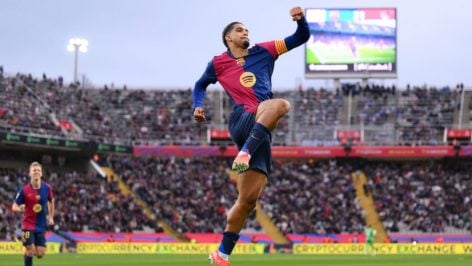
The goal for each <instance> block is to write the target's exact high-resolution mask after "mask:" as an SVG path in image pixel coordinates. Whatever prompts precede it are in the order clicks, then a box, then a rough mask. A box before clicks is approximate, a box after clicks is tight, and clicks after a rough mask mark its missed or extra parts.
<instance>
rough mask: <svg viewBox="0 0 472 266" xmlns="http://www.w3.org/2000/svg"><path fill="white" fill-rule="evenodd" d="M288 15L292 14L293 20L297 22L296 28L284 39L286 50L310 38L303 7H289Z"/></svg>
mask: <svg viewBox="0 0 472 266" xmlns="http://www.w3.org/2000/svg"><path fill="white" fill-rule="evenodd" d="M290 16H292V20H293V21H296V22H297V30H296V31H295V33H293V34H292V35H290V36H288V37H287V38H285V39H284V42H285V46H286V47H287V51H290V50H292V49H293V48H295V47H298V46H300V45H302V44H304V43H306V42H307V41H308V39H310V29H309V27H308V22H307V21H306V18H305V11H304V10H303V8H301V7H294V8H292V9H290Z"/></svg>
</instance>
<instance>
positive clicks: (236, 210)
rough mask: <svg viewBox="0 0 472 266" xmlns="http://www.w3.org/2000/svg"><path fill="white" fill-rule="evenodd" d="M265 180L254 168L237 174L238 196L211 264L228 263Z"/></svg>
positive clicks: (211, 257)
mask: <svg viewBox="0 0 472 266" xmlns="http://www.w3.org/2000/svg"><path fill="white" fill-rule="evenodd" d="M266 182H267V175H266V174H264V173H262V172H259V171H256V170H248V171H246V172H243V173H241V174H239V176H238V182H237V188H238V198H237V200H236V202H235V203H234V205H233V207H232V208H231V210H230V211H229V213H228V216H227V218H226V219H227V223H226V228H225V232H224V233H223V239H222V240H221V243H220V246H219V247H218V250H217V251H215V252H212V253H211V254H210V257H209V259H210V260H211V262H212V264H213V265H229V263H228V257H229V255H231V253H232V252H233V249H234V247H235V246H236V243H237V241H238V239H239V232H240V231H241V229H242V227H243V226H244V223H245V222H246V219H247V217H248V216H249V214H250V213H251V212H252V211H253V210H254V208H255V207H256V202H257V200H258V199H259V196H260V195H261V193H262V190H263V189H264V186H265V184H266Z"/></svg>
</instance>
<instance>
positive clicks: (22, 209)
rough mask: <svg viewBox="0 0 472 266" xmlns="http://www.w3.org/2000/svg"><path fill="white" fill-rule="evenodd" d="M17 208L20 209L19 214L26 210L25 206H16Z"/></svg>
mask: <svg viewBox="0 0 472 266" xmlns="http://www.w3.org/2000/svg"><path fill="white" fill-rule="evenodd" d="M18 208H19V209H20V212H25V210H26V206H25V204H21V205H18Z"/></svg>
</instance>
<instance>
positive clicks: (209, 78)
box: [193, 61, 217, 122]
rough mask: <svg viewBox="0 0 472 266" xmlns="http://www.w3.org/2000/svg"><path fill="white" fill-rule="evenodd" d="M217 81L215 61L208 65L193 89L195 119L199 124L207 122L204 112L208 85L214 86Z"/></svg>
mask: <svg viewBox="0 0 472 266" xmlns="http://www.w3.org/2000/svg"><path fill="white" fill-rule="evenodd" d="M216 81H217V79H216V74H215V68H214V67H213V61H210V63H208V65H207V68H206V69H205V72H204V73H203V75H202V76H201V77H200V79H199V80H198V81H197V82H196V83H195V87H194V89H193V109H194V111H193V117H194V118H195V120H196V121H197V122H202V121H205V119H206V118H205V110H203V107H202V106H203V99H204V98H205V94H206V89H207V87H208V85H210V84H214V83H215V82H216Z"/></svg>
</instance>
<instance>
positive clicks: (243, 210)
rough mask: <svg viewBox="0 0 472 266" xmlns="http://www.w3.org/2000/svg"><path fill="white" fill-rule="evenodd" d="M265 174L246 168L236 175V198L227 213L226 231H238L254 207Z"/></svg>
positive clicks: (265, 180) (264, 180) (264, 182)
mask: <svg viewBox="0 0 472 266" xmlns="http://www.w3.org/2000/svg"><path fill="white" fill-rule="evenodd" d="M266 183H267V176H266V174H264V173H262V172H259V171H256V170H248V171H246V172H243V173H241V174H239V176H238V183H237V187H238V193H239V194H238V199H237V200H236V202H235V204H234V205H233V207H232V208H231V210H230V211H229V213H228V218H227V224H226V231H229V232H236V233H239V231H241V229H242V227H243V226H244V223H245V222H246V219H247V217H248V216H249V214H250V213H251V212H252V211H253V210H254V208H255V207H256V203H257V200H258V199H259V197H260V195H261V193H262V190H263V189H264V186H265V184H266Z"/></svg>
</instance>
